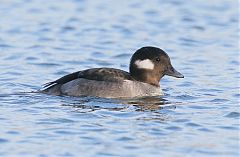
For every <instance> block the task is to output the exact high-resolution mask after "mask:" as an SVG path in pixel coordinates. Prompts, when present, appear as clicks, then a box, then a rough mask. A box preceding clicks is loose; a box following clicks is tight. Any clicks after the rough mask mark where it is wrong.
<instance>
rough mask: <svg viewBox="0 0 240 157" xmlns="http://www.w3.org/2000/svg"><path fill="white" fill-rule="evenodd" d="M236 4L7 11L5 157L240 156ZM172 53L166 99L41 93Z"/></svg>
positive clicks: (56, 5) (1, 103) (62, 4)
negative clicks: (85, 74) (82, 75)
mask: <svg viewBox="0 0 240 157" xmlns="http://www.w3.org/2000/svg"><path fill="white" fill-rule="evenodd" d="M237 7H238V5H237V1H229V0H222V1H216V0H212V1H207V0H193V1H176V0H168V1H164V0H160V1H146V0H140V1H139V0H132V1H126V0H123V1H111V2H110V1H105V0H103V1H90V0H82V1H79V0H78V1H77V0H73V1H57V0H52V1H45V2H44V3H43V2H42V1H37V0H31V1H29V0H23V1H1V5H0V15H1V18H0V54H1V55H0V123H1V127H0V156H79V154H80V153H81V154H80V156H85V157H87V156H89V157H90V156H91V157H92V156H124V157H125V156H131V157H135V156H137V157H140V156H143V157H146V156H157V157H158V156H186V154H187V155H188V156H218V157H219V156H223V157H225V156H234V157H235V156H239V155H240V152H239V118H240V116H239V115H240V111H239V104H240V102H239V96H240V93H239V88H240V84H239V68H236V67H239V47H238V33H237V32H238V27H237V26H238V22H239V18H238V8H237ZM147 45H152V46H157V47H160V48H162V49H164V50H165V51H166V52H167V53H168V54H169V56H170V57H171V59H172V64H173V65H174V67H176V69H178V70H179V71H181V72H182V73H183V74H184V76H185V78H184V79H181V80H179V79H178V80H177V79H174V78H170V77H167V76H165V77H164V78H163V80H162V81H161V88H162V89H163V91H164V93H165V95H164V96H162V97H145V98H138V99H121V100H119V99H103V98H96V97H80V98H75V97H68V96H50V95H45V94H39V93H34V92H32V93H31V91H37V90H39V89H40V88H41V84H43V83H45V82H49V81H51V80H54V79H56V78H59V77H61V76H63V75H66V74H69V73H71V72H75V71H79V70H83V69H86V68H93V67H114V68H120V69H123V70H128V65H129V59H130V57H131V55H132V53H133V52H134V51H135V50H136V49H138V48H140V47H142V46H147Z"/></svg>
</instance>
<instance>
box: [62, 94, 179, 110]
mask: <svg viewBox="0 0 240 157" xmlns="http://www.w3.org/2000/svg"><path fill="white" fill-rule="evenodd" d="M62 106H69V107H73V108H75V109H77V111H80V110H87V111H88V112H89V111H96V110H101V109H107V110H110V111H121V110H129V109H130V110H133V111H159V110H161V109H164V108H168V109H170V108H171V109H174V108H176V106H175V105H171V103H170V102H169V101H168V100H166V99H164V98H162V97H143V98H135V99H105V98H96V97H81V98H71V101H69V99H68V100H66V99H63V102H62Z"/></svg>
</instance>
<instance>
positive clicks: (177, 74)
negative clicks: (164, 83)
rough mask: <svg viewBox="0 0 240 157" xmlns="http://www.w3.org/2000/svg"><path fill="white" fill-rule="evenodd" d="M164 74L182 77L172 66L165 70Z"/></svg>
mask: <svg viewBox="0 0 240 157" xmlns="http://www.w3.org/2000/svg"><path fill="white" fill-rule="evenodd" d="M165 75H168V76H173V77H176V78H184V76H183V74H181V73H180V72H178V71H177V70H175V69H174V68H173V67H171V68H169V69H168V70H167V71H166V72H165Z"/></svg>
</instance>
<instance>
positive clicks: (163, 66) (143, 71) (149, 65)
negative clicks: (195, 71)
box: [130, 46, 184, 86]
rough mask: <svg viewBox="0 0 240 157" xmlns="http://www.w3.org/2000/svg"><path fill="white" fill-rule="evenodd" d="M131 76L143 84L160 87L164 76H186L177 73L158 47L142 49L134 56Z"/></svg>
mask: <svg viewBox="0 0 240 157" xmlns="http://www.w3.org/2000/svg"><path fill="white" fill-rule="evenodd" d="M130 75H131V76H132V77H133V78H134V79H136V80H138V81H141V82H145V83H149V84H151V85H155V86H159V81H160V79H161V78H162V77H163V76H164V75H169V76H173V77H177V78H183V77H184V76H183V75H182V74H181V73H179V72H178V71H176V70H175V69H174V68H173V66H172V65H171V61H170V58H169V56H168V55H167V53H166V52H164V51H163V50H161V49H160V48H157V47H150V46H148V47H142V48H140V49H138V50H137V51H136V52H135V53H134V54H133V56H132V58H131V62H130Z"/></svg>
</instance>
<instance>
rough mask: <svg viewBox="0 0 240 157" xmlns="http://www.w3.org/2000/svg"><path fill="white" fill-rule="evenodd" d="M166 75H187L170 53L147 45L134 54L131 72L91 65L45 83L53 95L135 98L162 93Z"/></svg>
mask: <svg viewBox="0 0 240 157" xmlns="http://www.w3.org/2000/svg"><path fill="white" fill-rule="evenodd" d="M165 75H168V76H172V77H176V78H184V76H183V75H182V74H181V73H180V72H178V71H177V70H175V68H174V67H173V66H172V64H171V61H170V57H169V56H168V54H167V53H166V52H165V51H163V50H162V49H160V48H158V47H153V46H145V47H142V48H140V49H138V50H136V52H135V53H134V54H133V55H132V57H131V59H130V65H129V72H127V71H124V70H121V69H116V68H105V67H103V68H91V69H86V70H82V71H77V72H74V73H70V74H68V75H65V76H63V77H61V78H59V79H57V80H55V81H52V82H48V83H46V84H44V85H43V89H42V90H41V91H40V92H41V93H44V94H49V95H66V96H75V97H79V96H80V97H81V96H93V97H102V98H135V97H148V96H162V95H164V93H163V91H162V90H161V88H160V80H161V78H162V77H164V76H165Z"/></svg>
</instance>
